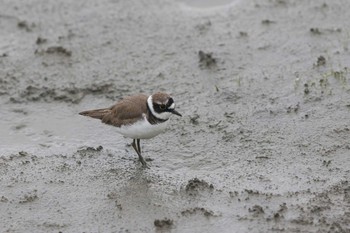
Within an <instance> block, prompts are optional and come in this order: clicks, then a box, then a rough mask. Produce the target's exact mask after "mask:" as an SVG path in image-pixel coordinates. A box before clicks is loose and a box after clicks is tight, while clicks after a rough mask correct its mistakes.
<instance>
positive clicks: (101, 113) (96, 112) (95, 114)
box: [79, 108, 111, 120]
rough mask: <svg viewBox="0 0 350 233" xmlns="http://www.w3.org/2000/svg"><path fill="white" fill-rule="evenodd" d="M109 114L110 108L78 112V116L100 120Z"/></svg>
mask: <svg viewBox="0 0 350 233" xmlns="http://www.w3.org/2000/svg"><path fill="white" fill-rule="evenodd" d="M110 112H111V109H110V108H101V109H95V110H88V111H83V112H79V115H83V116H88V117H92V118H96V119H101V120H102V118H103V117H104V116H105V115H107V114H108V113H110Z"/></svg>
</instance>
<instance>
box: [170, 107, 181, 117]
mask: <svg viewBox="0 0 350 233" xmlns="http://www.w3.org/2000/svg"><path fill="white" fill-rule="evenodd" d="M171 113H172V114H175V115H178V116H180V117H182V115H181V114H180V113H179V112H178V111H176V110H175V109H174V110H171Z"/></svg>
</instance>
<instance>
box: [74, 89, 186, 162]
mask: <svg viewBox="0 0 350 233" xmlns="http://www.w3.org/2000/svg"><path fill="white" fill-rule="evenodd" d="M79 114H80V115H83V116H89V117H92V118H96V119H100V120H102V122H103V123H105V124H108V125H113V126H115V127H116V129H117V132H118V133H120V134H122V135H124V136H125V137H128V138H132V139H133V141H132V144H131V145H132V147H133V148H134V150H135V151H136V153H137V155H138V156H139V160H140V162H141V163H142V165H143V166H145V167H147V163H146V161H145V160H144V159H143V157H142V155H141V147H140V140H141V139H149V138H153V137H155V136H157V135H158V134H160V133H162V132H163V131H165V129H166V126H167V123H168V120H169V118H170V115H171V114H175V115H178V116H182V115H181V114H180V113H178V112H177V111H176V110H175V103H174V100H173V98H171V97H170V95H168V94H166V93H162V92H158V93H155V94H153V95H150V96H147V95H143V94H139V95H134V96H129V97H125V98H124V99H122V100H120V101H119V102H117V103H116V104H115V105H113V106H111V107H109V108H101V109H95V110H88V111H83V112H80V113H79Z"/></svg>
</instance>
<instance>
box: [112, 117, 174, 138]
mask: <svg viewBox="0 0 350 233" xmlns="http://www.w3.org/2000/svg"><path fill="white" fill-rule="evenodd" d="M168 121H169V120H168ZM168 121H166V122H163V123H160V124H155V125H151V124H150V123H149V122H148V121H147V120H145V119H144V120H140V121H138V122H136V123H135V124H133V125H126V126H121V127H120V128H117V132H118V133H120V134H121V135H123V136H125V137H128V138H133V139H149V138H153V137H155V136H157V135H158V134H160V133H162V132H163V131H165V129H166V127H167V124H168Z"/></svg>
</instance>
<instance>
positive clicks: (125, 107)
mask: <svg viewBox="0 0 350 233" xmlns="http://www.w3.org/2000/svg"><path fill="white" fill-rule="evenodd" d="M147 98H148V96H146V95H142V94H140V95H135V96H130V97H126V98H124V99H123V100H121V101H119V102H118V103H117V104H115V105H114V106H112V107H111V108H110V112H109V113H107V114H106V115H104V116H103V118H102V122H103V123H105V124H109V125H113V126H117V127H120V126H121V125H128V124H132V123H134V122H136V121H138V120H140V119H142V117H143V116H142V114H143V113H147Z"/></svg>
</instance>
